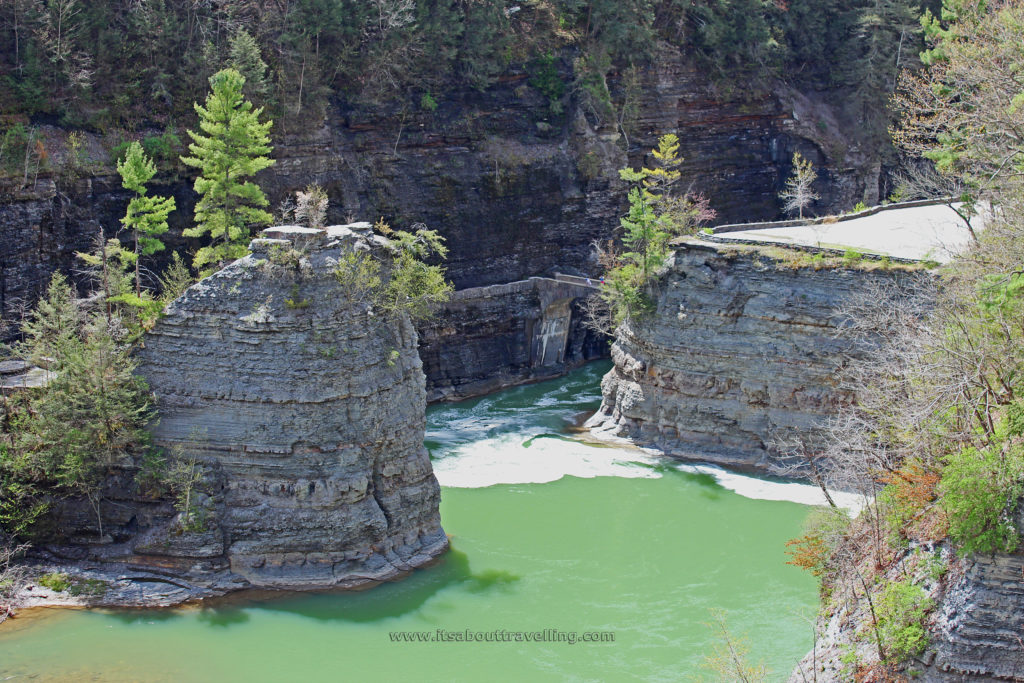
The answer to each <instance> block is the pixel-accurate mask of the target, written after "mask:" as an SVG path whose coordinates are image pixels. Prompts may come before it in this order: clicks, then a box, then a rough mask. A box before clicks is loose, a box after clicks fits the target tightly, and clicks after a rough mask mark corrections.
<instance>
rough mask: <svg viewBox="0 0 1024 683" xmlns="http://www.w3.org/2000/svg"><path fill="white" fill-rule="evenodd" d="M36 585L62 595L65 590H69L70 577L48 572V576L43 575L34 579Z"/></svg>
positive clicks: (61, 573) (60, 573)
mask: <svg viewBox="0 0 1024 683" xmlns="http://www.w3.org/2000/svg"><path fill="white" fill-rule="evenodd" d="M36 583H38V584H39V585H40V586H42V587H43V588H49V589H50V590H52V591H54V592H56V593H63V592H64V591H66V590H67V589H69V588H71V577H69V576H68V575H67V574H65V573H63V572H50V573H49V574H43V575H42V576H40V577H39V578H38V579H36Z"/></svg>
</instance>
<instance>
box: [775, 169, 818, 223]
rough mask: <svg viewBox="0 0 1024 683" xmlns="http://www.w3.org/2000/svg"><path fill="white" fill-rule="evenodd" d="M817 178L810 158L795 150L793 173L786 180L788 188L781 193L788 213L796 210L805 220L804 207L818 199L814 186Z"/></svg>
mask: <svg viewBox="0 0 1024 683" xmlns="http://www.w3.org/2000/svg"><path fill="white" fill-rule="evenodd" d="M817 178H818V172H817V171H815V170H814V164H812V163H811V161H810V159H804V158H803V157H802V156H800V152H793V175H792V176H791V177H790V178H789V180H787V181H786V189H785V190H783V191H782V192H781V193H779V199H781V200H782V201H783V206H782V208H783V210H784V211H785V212H786V213H793V212H794V211H796V212H797V214H798V215H799V217H800V219H801V220H803V217H804V209H806V208H807V207H808V206H810V205H811V202H813V201H815V200H816V199H818V194H817V193H816V192H815V191H814V187H813V185H814V181H815V180H817Z"/></svg>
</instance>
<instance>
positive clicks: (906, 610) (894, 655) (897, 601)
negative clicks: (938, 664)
mask: <svg viewBox="0 0 1024 683" xmlns="http://www.w3.org/2000/svg"><path fill="white" fill-rule="evenodd" d="M933 606H934V604H933V602H932V600H931V599H930V598H928V596H927V595H925V592H924V589H923V588H921V587H920V586H916V585H914V584H912V583H910V581H909V580H908V581H895V582H893V583H890V584H888V585H887V586H886V587H885V589H884V590H883V591H882V595H881V597H880V598H879V599H878V603H877V606H876V610H877V616H878V624H877V628H878V634H879V636H880V638H881V641H882V642H883V643H885V651H886V655H887V657H888V659H889V660H890V663H893V664H895V663H898V662H902V661H905V660H907V659H909V658H910V657H916V656H917V655H919V654H921V653H922V652H924V648H925V647H926V646H927V645H928V631H927V629H926V628H925V625H924V620H925V617H926V616H927V615H928V612H929V611H931V609H932V607H933Z"/></svg>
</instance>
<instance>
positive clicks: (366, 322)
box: [135, 227, 448, 587]
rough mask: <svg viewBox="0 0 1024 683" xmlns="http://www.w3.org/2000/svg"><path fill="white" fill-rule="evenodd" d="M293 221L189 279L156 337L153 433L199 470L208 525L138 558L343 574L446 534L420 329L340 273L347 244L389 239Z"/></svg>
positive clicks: (396, 557) (397, 562) (150, 547)
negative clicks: (428, 445)
mask: <svg viewBox="0 0 1024 683" xmlns="http://www.w3.org/2000/svg"><path fill="white" fill-rule="evenodd" d="M284 232H285V233H287V232H288V231H284ZM293 232H295V233H296V235H292V238H293V239H292V241H288V240H256V241H254V243H253V245H254V246H253V248H254V253H252V254H250V255H249V256H247V257H245V258H242V259H240V260H238V261H236V262H235V263H233V264H231V265H230V266H228V267H227V268H225V269H224V270H222V271H220V272H218V273H216V274H214V275H213V276H211V277H209V278H207V279H205V280H203V281H202V282H200V283H198V284H196V285H194V286H193V287H191V288H190V289H189V290H188V291H187V292H186V293H185V294H184V295H183V296H182V297H181V298H179V299H178V300H177V301H176V302H175V303H174V304H173V305H172V306H171V307H170V308H169V309H168V315H167V317H165V318H163V319H162V320H161V321H160V322H159V323H158V324H157V325H156V327H155V328H154V329H153V330H152V331H151V332H150V333H149V334H147V336H146V339H145V348H144V349H143V350H142V352H141V354H140V361H141V365H140V372H141V374H142V375H143V376H144V377H145V378H146V379H147V381H148V382H149V384H150V387H151V388H152V390H153V391H154V393H155V394H156V397H157V405H158V409H159V413H160V421H159V424H158V425H156V426H155V428H154V437H155V440H156V442H157V443H158V444H159V445H160V446H163V447H164V448H165V449H166V450H167V452H168V453H170V454H172V456H173V457H174V459H175V460H176V461H178V462H184V463H186V464H190V463H191V462H192V461H193V460H194V461H195V463H196V467H197V471H199V472H201V476H202V481H201V483H200V484H199V485H198V486H197V492H196V496H197V501H198V505H199V507H198V508H197V510H196V514H198V516H199V517H200V521H201V522H202V524H201V525H200V526H201V527H203V529H202V531H201V532H188V531H186V532H185V533H183V534H180V536H179V535H178V533H177V531H180V527H181V526H182V523H183V520H182V519H179V520H178V521H177V524H178V527H179V529H178V530H177V531H176V530H175V529H174V528H170V527H173V526H174V525H170V527H169V528H167V529H156V530H154V531H151V532H150V533H149V534H148V535H147V536H146V537H145V538H143V539H142V542H140V544H139V545H137V546H136V548H135V553H136V561H137V562H142V563H146V564H161V563H163V564H169V565H175V564H187V563H188V562H190V561H194V560H195V559H196V558H197V557H204V558H207V562H209V561H210V558H212V559H213V560H214V564H215V565H216V564H217V562H216V560H219V561H220V563H221V566H224V567H225V568H227V569H229V570H230V572H231V573H232V574H234V575H237V576H239V577H241V578H243V579H245V580H246V581H247V582H248V583H250V584H252V585H256V586H274V587H302V586H332V585H344V586H349V585H355V584H359V583H362V582H366V581H370V580H379V579H386V578H390V577H393V576H395V575H397V574H399V573H401V572H404V571H407V570H409V569H411V568H413V567H415V566H418V565H422V564H424V563H426V562H428V561H429V560H430V559H431V558H433V557H434V556H436V555H438V554H439V553H441V552H443V551H444V550H445V549H446V548H447V545H448V542H447V538H446V537H445V535H444V532H443V531H442V529H441V525H440V516H439V513H438V505H439V502H440V488H439V486H438V483H437V480H436V479H435V477H434V474H433V471H432V469H431V465H430V460H429V457H428V455H427V451H426V449H425V448H424V446H423V434H424V425H425V416H424V415H425V414H424V409H425V389H424V375H423V371H422V364H421V362H420V359H419V355H418V354H417V351H416V345H417V337H416V332H415V330H414V328H413V326H412V324H411V323H410V321H409V320H408V318H407V317H405V316H402V317H400V318H398V319H384V318H382V317H380V314H379V312H375V311H374V310H372V308H371V307H369V306H368V305H367V304H366V303H364V302H362V301H360V300H359V298H360V297H358V296H356V295H355V293H353V292H351V291H344V290H343V289H342V288H341V287H340V286H339V284H338V283H337V281H336V279H335V278H334V275H333V269H334V267H335V265H336V263H337V259H338V257H339V256H340V255H341V254H343V253H344V252H346V251H349V250H352V249H357V250H362V251H364V252H366V253H372V252H374V251H377V252H380V250H381V245H380V244H379V243H378V242H377V241H376V240H378V239H379V238H374V237H372V236H370V235H369V233H368V232H366V231H360V230H358V228H357V229H356V230H351V229H349V228H345V227H339V228H329V229H328V230H327V231H324V232H320V233H315V234H302V233H303V231H301V230H294V231H293ZM300 238H301V240H302V243H301V244H299V243H295V240H298V239H300ZM293 247H297V249H296V250H293ZM285 254H287V255H288V256H287V257H284V256H282V255H285ZM378 255H379V253H378ZM184 521H186V522H187V521H188V520H187V519H186V520H184ZM190 538H196V539H197V540H198V539H201V541H202V542H201V543H198V544H196V543H189V542H188V539H190ZM183 539H184V540H185V541H186V542H185V543H184V545H182V543H181V541H182V540H183Z"/></svg>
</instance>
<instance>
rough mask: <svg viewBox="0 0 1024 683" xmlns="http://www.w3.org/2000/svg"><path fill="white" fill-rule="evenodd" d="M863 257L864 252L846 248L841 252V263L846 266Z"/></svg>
mask: <svg viewBox="0 0 1024 683" xmlns="http://www.w3.org/2000/svg"><path fill="white" fill-rule="evenodd" d="M863 258H864V254H862V253H860V252H859V251H857V250H856V249H847V250H846V251H844V252H843V263H844V264H845V265H847V266H852V265H854V264H856V263H857V262H858V261H860V260H861V259H863Z"/></svg>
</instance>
